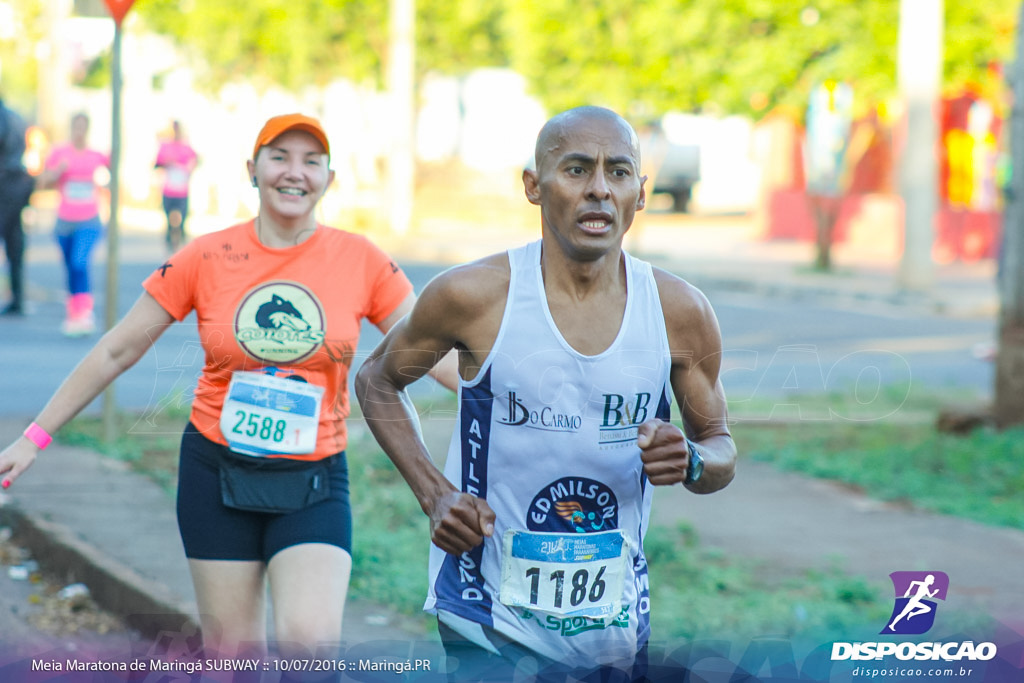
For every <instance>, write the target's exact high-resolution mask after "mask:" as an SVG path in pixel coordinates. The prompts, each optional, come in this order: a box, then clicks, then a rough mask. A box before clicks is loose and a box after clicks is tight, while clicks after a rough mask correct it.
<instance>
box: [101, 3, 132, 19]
mask: <svg viewBox="0 0 1024 683" xmlns="http://www.w3.org/2000/svg"><path fill="white" fill-rule="evenodd" d="M103 1H104V2H105V3H107V9H108V10H110V16H112V17H114V22H115V23H118V24H120V23H121V20H122V19H124V15H126V14H128V10H129V9H131V6H132V4H134V3H135V0H103Z"/></svg>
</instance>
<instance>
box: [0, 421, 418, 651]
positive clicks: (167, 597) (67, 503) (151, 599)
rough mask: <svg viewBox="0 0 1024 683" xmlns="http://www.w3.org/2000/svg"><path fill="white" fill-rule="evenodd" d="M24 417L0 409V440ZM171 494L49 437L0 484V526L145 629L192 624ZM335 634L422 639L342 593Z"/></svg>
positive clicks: (152, 632) (396, 619)
mask: <svg viewBox="0 0 1024 683" xmlns="http://www.w3.org/2000/svg"><path fill="white" fill-rule="evenodd" d="M28 422H29V420H28V419H25V420H18V419H12V418H0V443H2V444H4V445H6V444H8V443H10V442H12V441H13V440H14V439H16V438H17V437H18V436H19V435H20V434H21V432H22V430H24V428H25V426H26V425H27V423H28ZM174 507H175V503H174V499H173V497H172V496H171V495H169V494H168V493H167V492H165V491H163V490H162V489H161V488H160V487H159V486H158V485H157V484H156V483H154V482H153V481H152V480H150V479H149V478H147V477H145V476H143V475H141V474H138V473H136V472H133V471H131V470H130V469H129V468H128V466H127V465H125V464H124V463H120V462H117V461H115V460H112V459H110V458H105V457H103V456H101V455H100V454H98V453H95V452H93V451H90V450H88V449H83V448H75V447H71V446H67V445H64V444H61V443H59V442H57V441H54V442H53V443H52V444H51V445H50V447H49V448H47V449H46V451H45V452H43V453H41V454H40V455H39V457H38V458H37V459H36V462H35V463H34V464H33V466H32V468H31V469H30V470H29V471H28V472H27V473H26V474H25V475H24V476H23V477H22V478H20V479H19V480H18V481H17V482H16V483H15V484H14V486H12V487H11V488H10V489H9V490H7V491H5V492H3V493H0V525H4V526H10V527H12V528H13V530H14V531H15V534H16V536H17V537H18V539H19V541H20V543H21V544H22V545H24V546H25V547H26V548H28V550H29V551H30V552H31V553H32V555H33V556H34V557H35V558H37V560H38V561H39V562H40V564H42V565H43V566H44V567H48V568H50V569H51V570H55V571H58V572H61V573H64V574H66V578H67V579H68V581H69V582H72V581H80V582H82V583H85V584H86V585H87V586H88V587H89V590H90V592H91V594H92V596H93V597H94V598H95V600H96V602H97V603H98V604H99V605H101V606H102V607H104V608H105V609H107V610H109V611H111V612H113V613H114V614H116V615H118V616H120V617H122V618H124V619H125V621H126V622H127V623H128V625H129V626H131V627H132V628H135V629H137V630H138V631H140V632H141V633H143V634H144V635H146V636H147V637H151V638H155V637H157V636H159V635H160V634H162V633H182V632H184V633H186V634H192V633H195V632H196V630H197V628H198V615H197V611H196V605H195V599H194V593H193V590H192V582H191V579H190V577H189V571H188V563H187V560H186V559H185V554H184V551H183V550H182V547H181V541H180V538H179V536H178V526H177V521H176V517H175V510H174ZM344 637H345V642H346V643H348V644H354V643H363V642H376V641H388V640H400V641H414V640H426V639H430V638H432V636H431V634H429V633H424V632H422V631H421V630H420V629H419V628H418V627H417V626H415V625H414V624H413V623H412V621H411V620H409V619H403V618H402V617H401V616H399V615H396V614H395V613H394V612H393V610H391V609H389V608H384V607H381V606H378V605H374V604H370V603H367V602H365V601H360V600H358V599H350V600H349V602H348V604H347V606H346V611H345V634H344Z"/></svg>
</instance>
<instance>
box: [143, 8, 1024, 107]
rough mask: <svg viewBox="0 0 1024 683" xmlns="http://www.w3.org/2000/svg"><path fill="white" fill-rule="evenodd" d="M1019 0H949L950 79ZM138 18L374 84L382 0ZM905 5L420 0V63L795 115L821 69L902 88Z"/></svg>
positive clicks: (230, 72)
mask: <svg viewBox="0 0 1024 683" xmlns="http://www.w3.org/2000/svg"><path fill="white" fill-rule="evenodd" d="M1018 4H1019V0H986V2H984V3H967V2H963V1H962V0H946V19H945V21H946V64H945V76H946V79H947V80H946V82H947V85H948V86H949V87H951V88H955V87H957V86H959V85H961V84H963V83H965V82H968V81H974V80H981V79H982V75H983V73H984V70H985V68H986V66H987V65H988V64H989V62H991V61H993V60H1005V59H1007V58H1008V56H1009V55H1010V52H1011V49H1012V42H1013V30H1014V27H1015V25H1016V18H1015V8H1016V7H1017V5H1018ZM137 11H138V13H139V14H140V15H141V16H142V17H143V18H144V20H145V22H146V23H147V25H148V26H150V27H151V28H153V29H155V30H157V31H159V32H161V33H164V34H167V35H169V36H171V37H172V38H174V39H175V40H176V41H178V42H179V43H180V44H182V45H185V46H188V47H190V48H192V51H193V53H194V54H195V55H196V56H197V57H198V58H199V59H201V60H202V61H203V62H204V63H206V64H208V65H209V69H210V74H211V82H212V83H213V84H219V83H223V82H225V81H227V80H231V79H235V78H245V79H246V80H249V81H250V82H253V81H255V82H262V83H264V84H271V83H276V84H280V85H283V86H285V87H288V88H293V89H294V88H300V87H302V86H305V85H310V84H317V83H324V82H327V81H329V80H331V79H333V78H338V77H346V78H350V79H353V80H356V81H360V82H366V81H372V82H375V83H377V84H378V85H379V84H381V83H382V82H383V66H384V62H385V60H386V55H387V40H388V21H387V20H388V1H387V0H216V1H214V0H145V1H144V2H139V3H138V4H137ZM898 25H899V0H859V1H857V2H854V1H853V0H803V1H792V0H786V1H782V2H780V1H778V0H646V1H645V2H642V3H626V2H622V0H590V2H586V3H580V2H576V1H575V0H493V1H491V2H484V3H477V2H468V3H460V2H451V1H450V0H418V2H417V28H416V32H417V33H416V36H417V68H418V70H419V72H420V73H421V74H422V73H424V72H427V71H436V72H442V73H448V74H454V75H458V74H461V73H465V72H467V71H469V70H471V69H473V68H475V67H478V66H511V67H513V68H515V69H516V70H517V71H519V72H520V73H522V74H524V76H525V77H526V78H527V79H528V81H529V83H530V86H531V89H532V91H533V92H534V93H535V94H536V95H537V96H538V97H539V98H540V99H541V100H542V101H543V102H544V103H545V105H546V106H547V107H549V108H550V109H552V110H557V109H562V108H566V107H569V106H573V105H576V104H580V103H584V102H587V103H603V104H606V105H608V106H610V107H613V108H615V109H618V110H620V111H626V112H630V113H632V114H633V115H635V116H646V115H652V116H653V115H657V114H660V113H662V112H664V111H667V110H696V109H708V108H711V109H713V110H718V111H722V112H730V113H746V114H752V115H755V116H757V115H759V114H762V113H764V112H767V111H769V110H770V109H772V108H773V107H776V106H780V105H782V106H786V105H790V106H793V107H797V108H800V109H802V108H803V106H804V104H805V102H806V97H807V93H808V91H809V90H810V88H811V87H812V86H813V85H814V84H815V83H819V82H821V81H823V80H826V79H835V80H844V81H848V82H851V83H853V84H854V85H855V87H856V90H857V93H858V98H859V99H861V100H862V101H871V100H877V99H880V98H882V97H884V96H887V95H890V94H892V93H893V92H894V91H895V87H896V52H897V40H898Z"/></svg>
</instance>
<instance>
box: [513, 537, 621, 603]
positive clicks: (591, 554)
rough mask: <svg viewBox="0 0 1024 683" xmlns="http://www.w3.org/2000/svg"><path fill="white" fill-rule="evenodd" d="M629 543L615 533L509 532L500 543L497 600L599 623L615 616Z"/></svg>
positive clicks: (619, 601)
mask: <svg viewBox="0 0 1024 683" xmlns="http://www.w3.org/2000/svg"><path fill="white" fill-rule="evenodd" d="M629 545H630V544H629V541H627V540H626V538H625V537H624V536H623V535H622V532H621V531H617V530H613V531H602V532H600V533H592V534H559V533H543V532H534V531H522V530H512V529H510V530H509V531H507V532H505V536H504V538H503V539H502V548H503V557H502V567H501V589H500V597H499V599H500V600H501V602H502V603H503V604H505V605H508V606H510V607H525V608H528V609H530V610H535V611H540V612H548V613H551V614H557V615H560V616H568V617H589V618H592V619H604V618H606V617H610V616H614V615H616V614H618V613H619V611H620V610H621V608H622V596H623V593H624V591H625V586H626V571H627V567H628V561H629Z"/></svg>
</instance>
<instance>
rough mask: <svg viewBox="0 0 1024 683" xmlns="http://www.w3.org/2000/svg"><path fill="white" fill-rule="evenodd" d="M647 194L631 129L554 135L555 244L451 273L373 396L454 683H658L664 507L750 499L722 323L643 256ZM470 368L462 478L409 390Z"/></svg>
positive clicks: (585, 115) (373, 366) (541, 177)
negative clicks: (651, 645)
mask: <svg viewBox="0 0 1024 683" xmlns="http://www.w3.org/2000/svg"><path fill="white" fill-rule="evenodd" d="M645 180H646V177H645V176H642V175H641V174H640V153H639V146H638V142H637V136H636V133H635V132H634V131H633V129H632V127H630V125H629V124H628V123H627V122H626V121H625V120H623V119H622V118H621V117H620V116H618V115H617V114H615V113H614V112H612V111H610V110H607V109H602V108H599V107H580V108H577V109H572V110H569V111H566V112H563V113H561V114H559V115H557V116H555V117H554V118H552V119H551V120H550V121H548V122H547V123H546V124H545V126H544V127H543V128H542V130H541V132H540V135H539V136H538V139H537V148H536V170H526V171H524V172H523V183H524V186H525V190H526V196H527V198H528V199H529V201H530V202H531V203H533V204H536V205H538V206H539V207H540V209H541V231H542V233H541V240H540V241H539V242H535V243H533V244H530V245H527V246H525V247H522V248H519V249H515V250H510V251H509V252H507V253H500V254H495V255H493V256H490V257H486V258H484V259H481V260H479V261H476V262H473V263H469V264H467V265H463V266H460V267H457V268H453V269H451V270H449V271H446V272H445V273H443V274H441V275H439V276H438V277H437V278H435V279H434V280H433V281H432V282H431V283H430V284H429V285H428V286H427V287H426V288H425V289H424V291H423V293H422V295H421V296H420V299H419V301H418V302H417V304H416V306H415V308H414V310H413V311H412V312H411V313H410V314H409V316H407V317H406V318H405V319H403V320H402V321H401V322H399V323H398V324H397V325H396V326H395V328H394V329H393V330H392V331H391V333H390V334H389V335H388V336H387V337H386V338H385V339H384V341H383V342H382V343H381V345H380V346H379V347H378V348H377V349H376V350H375V351H374V353H373V354H372V355H371V357H370V358H369V359H368V360H367V362H366V363H364V365H363V366H362V368H361V369H360V371H359V374H358V376H357V379H356V394H357V396H358V397H359V401H360V404H361V405H362V409H363V413H364V415H365V417H366V420H367V422H368V424H369V425H370V427H371V429H372V430H373V433H374V435H375V436H376V438H377V440H378V441H379V442H380V444H381V447H382V448H383V449H384V450H385V452H386V453H387V454H388V456H389V457H390V458H391V459H392V461H393V462H394V463H395V465H396V466H397V467H398V469H399V471H400V472H401V473H402V475H403V476H404V477H405V479H406V481H407V482H408V483H409V485H410V487H411V488H412V490H413V492H414V493H415V495H416V497H417V499H418V500H419V502H420V505H421V506H422V508H423V510H424V512H425V513H426V514H427V515H428V516H429V517H430V526H431V540H432V541H433V543H434V545H433V546H432V548H431V557H430V580H431V584H430V592H429V595H428V598H427V603H426V606H425V608H426V609H427V610H429V611H431V612H434V613H436V614H437V616H438V622H439V630H440V634H441V638H442V642H443V644H444V646H445V649H446V651H447V653H448V655H449V671H450V677H451V679H452V680H481V679H483V680H511V678H510V677H509V676H510V673H511V672H512V671H513V670H514V668H515V667H516V666H517V665H518V666H519V667H520V671H523V670H525V669H524V667H526V668H535V669H536V670H537V671H538V672H539V673H540V675H539V677H538V678H539V679H541V680H564V679H565V678H566V677H568V676H570V675H571V676H572V677H573V678H575V679H586V678H587V677H588V675H589V674H593V675H594V676H597V677H600V678H601V679H602V680H620V679H621V680H642V679H643V677H644V673H645V669H646V644H647V640H648V636H649V619H648V612H649V608H650V605H649V593H648V590H647V565H646V560H645V558H644V555H643V536H644V533H645V532H646V529H647V523H648V517H649V512H650V504H651V487H652V485H653V486H673V485H681V488H682V487H685V488H686V489H688V490H689V491H691V492H693V493H711V492H714V491H717V490H719V489H721V488H723V487H724V486H726V485H727V484H728V483H729V482H730V481H731V480H732V477H733V473H734V468H735V460H736V448H735V445H734V443H733V441H732V438H731V436H730V435H729V430H728V425H727V410H726V400H725V394H724V391H723V389H722V385H721V382H720V381H719V369H720V363H721V352H722V342H721V335H720V332H719V327H718V322H717V320H716V318H715V315H714V312H713V311H712V309H711V306H710V304H709V303H708V301H707V299H705V297H704V295H703V294H702V293H701V292H700V291H698V290H697V289H695V288H694V287H692V286H691V285H689V284H688V283H686V282H685V281H683V280H681V279H680V278H678V277H676V276H674V275H672V274H670V273H667V272H665V271H663V270H659V269H654V268H652V267H651V266H650V265H649V264H647V263H644V262H641V261H638V260H636V259H634V258H632V257H630V256H629V255H628V254H626V253H625V252H624V251H623V249H622V241H623V237H624V235H625V233H626V231H627V230H628V229H629V227H630V225H631V223H632V222H633V218H634V215H635V213H636V211H638V210H641V209H643V207H644V202H645V199H646V195H645V190H644V182H645ZM452 348H455V349H458V351H459V368H460V375H461V382H460V389H459V415H458V418H457V420H456V429H455V433H454V434H453V437H452V442H451V447H450V449H449V453H448V458H447V461H446V464H445V472H444V473H442V472H441V471H440V470H439V469H438V468H437V467H436V466H435V465H434V463H433V461H432V460H431V458H430V454H429V453H428V452H427V449H426V446H425V445H424V443H423V441H422V439H421V437H420V435H419V432H418V429H417V425H416V422H417V420H416V415H415V412H414V410H413V408H412V407H411V403H410V402H409V400H408V397H407V395H406V394H405V392H404V389H405V387H406V386H407V385H408V384H410V383H411V382H412V381H414V380H415V379H416V378H418V377H419V376H421V375H422V374H424V373H426V372H427V371H428V370H429V369H430V368H431V367H432V366H433V365H434V363H435V361H436V360H437V359H439V358H441V357H442V356H444V354H445V353H446V352H447V351H449V350H450V349H452ZM673 397H674V398H675V400H676V401H677V402H678V404H679V406H680V411H681V413H682V419H683V423H684V425H685V428H686V432H685V433H684V432H683V430H681V429H680V428H679V427H677V426H675V425H673V424H671V423H670V422H669V419H670V403H671V400H672V398H673ZM687 436H689V439H688V438H687ZM524 657H528V658H530V659H531V661H530V662H528V663H524V662H523V661H522V660H523V658H524ZM456 662H457V663H456ZM609 675H611V676H612V678H611V679H609V678H608V677H609ZM595 680H596V679H595Z"/></svg>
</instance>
